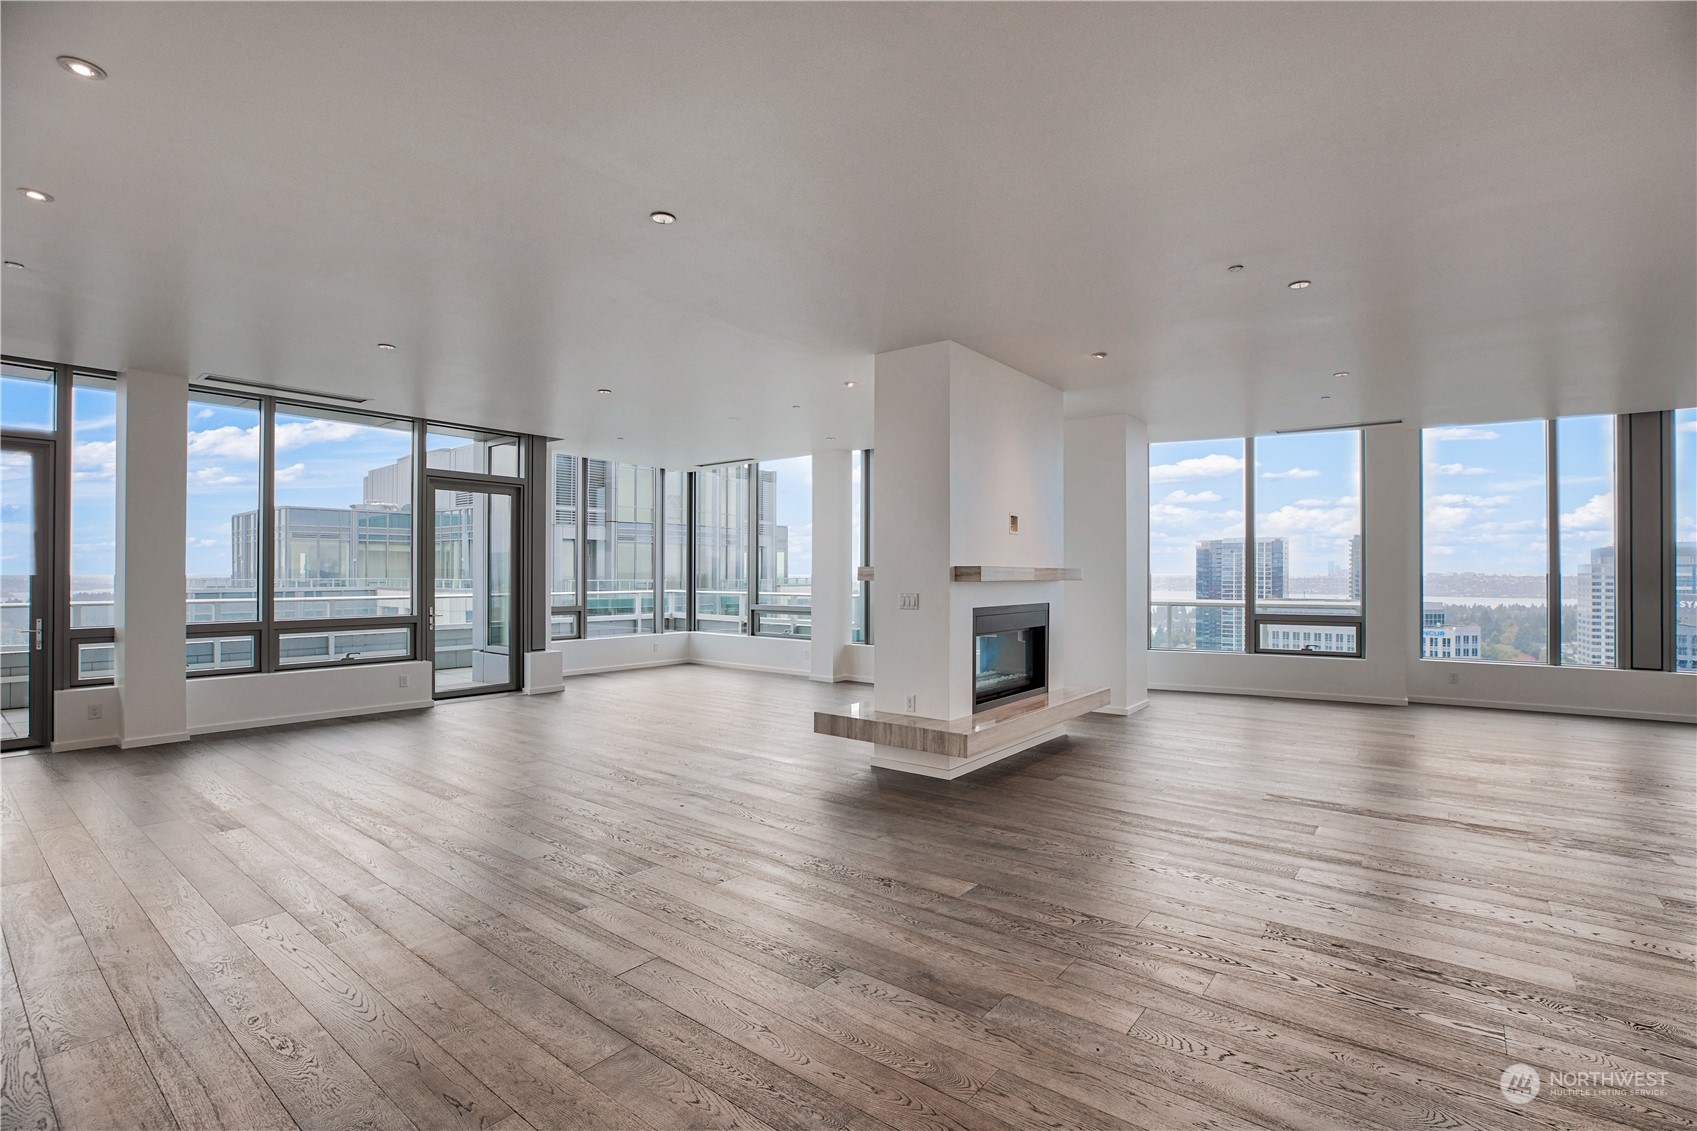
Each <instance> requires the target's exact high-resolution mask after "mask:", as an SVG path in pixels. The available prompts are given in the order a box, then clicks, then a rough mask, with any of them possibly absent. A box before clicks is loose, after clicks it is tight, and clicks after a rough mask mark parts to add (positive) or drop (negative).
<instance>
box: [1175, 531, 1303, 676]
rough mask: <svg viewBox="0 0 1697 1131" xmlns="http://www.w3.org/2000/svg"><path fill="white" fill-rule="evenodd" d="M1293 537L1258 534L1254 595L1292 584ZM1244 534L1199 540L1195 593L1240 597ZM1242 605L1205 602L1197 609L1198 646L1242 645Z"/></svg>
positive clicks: (1228, 648)
mask: <svg viewBox="0 0 1697 1131" xmlns="http://www.w3.org/2000/svg"><path fill="white" fill-rule="evenodd" d="M1289 556H1290V543H1289V541H1288V540H1287V539H1284V538H1257V539H1256V540H1255V596H1256V598H1257V599H1264V598H1271V597H1283V596H1284V595H1285V592H1286V590H1287V587H1288V582H1289V573H1288V567H1287V563H1288V561H1289ZM1243 564H1244V562H1243V539H1242V538H1207V539H1204V540H1202V541H1200V542H1198V543H1196V596H1197V598H1198V599H1200V600H1204V601H1242V600H1243V597H1244V580H1243V572H1244V570H1243ZM1243 621H1244V615H1243V609H1242V608H1221V607H1219V606H1208V605H1204V606H1202V607H1200V608H1198V609H1197V610H1196V649H1197V651H1199V652H1241V651H1243Z"/></svg>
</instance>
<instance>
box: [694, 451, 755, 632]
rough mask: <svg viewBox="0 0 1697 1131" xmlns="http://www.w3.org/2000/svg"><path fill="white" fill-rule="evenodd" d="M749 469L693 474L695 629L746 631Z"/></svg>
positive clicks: (717, 469)
mask: <svg viewBox="0 0 1697 1131" xmlns="http://www.w3.org/2000/svg"><path fill="white" fill-rule="evenodd" d="M751 472H752V466H751V465H750V464H747V463H731V464H722V465H719V466H717V467H707V468H703V469H702V470H700V471H697V472H696V473H695V630H696V631H697V632H726V633H740V632H747V631H748V557H749V534H750V531H749V517H750V514H751V504H752V502H753V500H752V499H751V498H750V497H749V478H750V475H751Z"/></svg>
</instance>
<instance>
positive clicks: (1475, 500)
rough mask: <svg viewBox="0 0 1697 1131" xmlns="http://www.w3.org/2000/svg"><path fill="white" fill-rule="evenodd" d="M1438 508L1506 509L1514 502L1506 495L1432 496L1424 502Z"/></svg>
mask: <svg viewBox="0 0 1697 1131" xmlns="http://www.w3.org/2000/svg"><path fill="white" fill-rule="evenodd" d="M1426 501H1427V502H1428V503H1434V504H1437V505H1438V506H1452V507H1453V506H1460V505H1462V504H1466V505H1467V506H1470V507H1486V508H1490V507H1506V506H1508V505H1509V504H1510V503H1512V502H1514V499H1513V498H1511V497H1510V496H1508V495H1433V496H1432V497H1431V498H1429V499H1427V500H1426Z"/></svg>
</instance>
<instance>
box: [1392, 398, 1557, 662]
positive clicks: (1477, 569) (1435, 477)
mask: <svg viewBox="0 0 1697 1131" xmlns="http://www.w3.org/2000/svg"><path fill="white" fill-rule="evenodd" d="M1546 432H1547V429H1546V426H1545V422H1544V421H1542V420H1521V421H1514V422H1510V423H1505V424H1476V425H1465V426H1455V427H1441V428H1428V429H1426V430H1425V432H1424V434H1423V436H1422V441H1421V454H1422V464H1423V469H1424V470H1423V476H1422V484H1423V512H1422V524H1421V529H1422V539H1421V556H1422V566H1423V568H1422V587H1421V598H1422V604H1421V645H1420V654H1421V656H1422V657H1425V658H1427V659H1446V660H1447V659H1466V660H1492V661H1496V662H1499V663H1511V664H1541V663H1546V662H1548V660H1549V657H1550V650H1549V647H1550V630H1549V628H1550V616H1549V572H1550V543H1549V525H1550V524H1549V507H1548V496H1547V494H1546V492H1547V491H1548V489H1549V471H1548V451H1547V448H1546V446H1545V445H1546V442H1547V437H1546Z"/></svg>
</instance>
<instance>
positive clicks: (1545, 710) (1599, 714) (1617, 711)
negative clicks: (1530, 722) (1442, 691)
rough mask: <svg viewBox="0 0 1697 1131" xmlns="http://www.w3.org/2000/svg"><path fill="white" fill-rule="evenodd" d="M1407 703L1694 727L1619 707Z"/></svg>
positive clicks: (1689, 719) (1421, 698) (1690, 721)
mask: <svg viewBox="0 0 1697 1131" xmlns="http://www.w3.org/2000/svg"><path fill="white" fill-rule="evenodd" d="M1408 701H1409V702H1410V703H1424V704H1428V705H1430V706H1435V707H1479V708H1483V709H1485V710H1488V711H1526V712H1528V713H1531V714H1537V715H1590V716H1592V717H1593V718H1606V719H1638V720H1640V721H1642V722H1650V723H1682V724H1684V725H1685V726H1697V715H1677V714H1674V713H1672V712H1669V711H1634V710H1631V709H1628V708H1622V707H1577V706H1572V705H1569V704H1565V703H1514V702H1509V701H1507V700H1502V699H1461V698H1457V697H1455V696H1437V695H1410V696H1409V697H1408Z"/></svg>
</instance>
